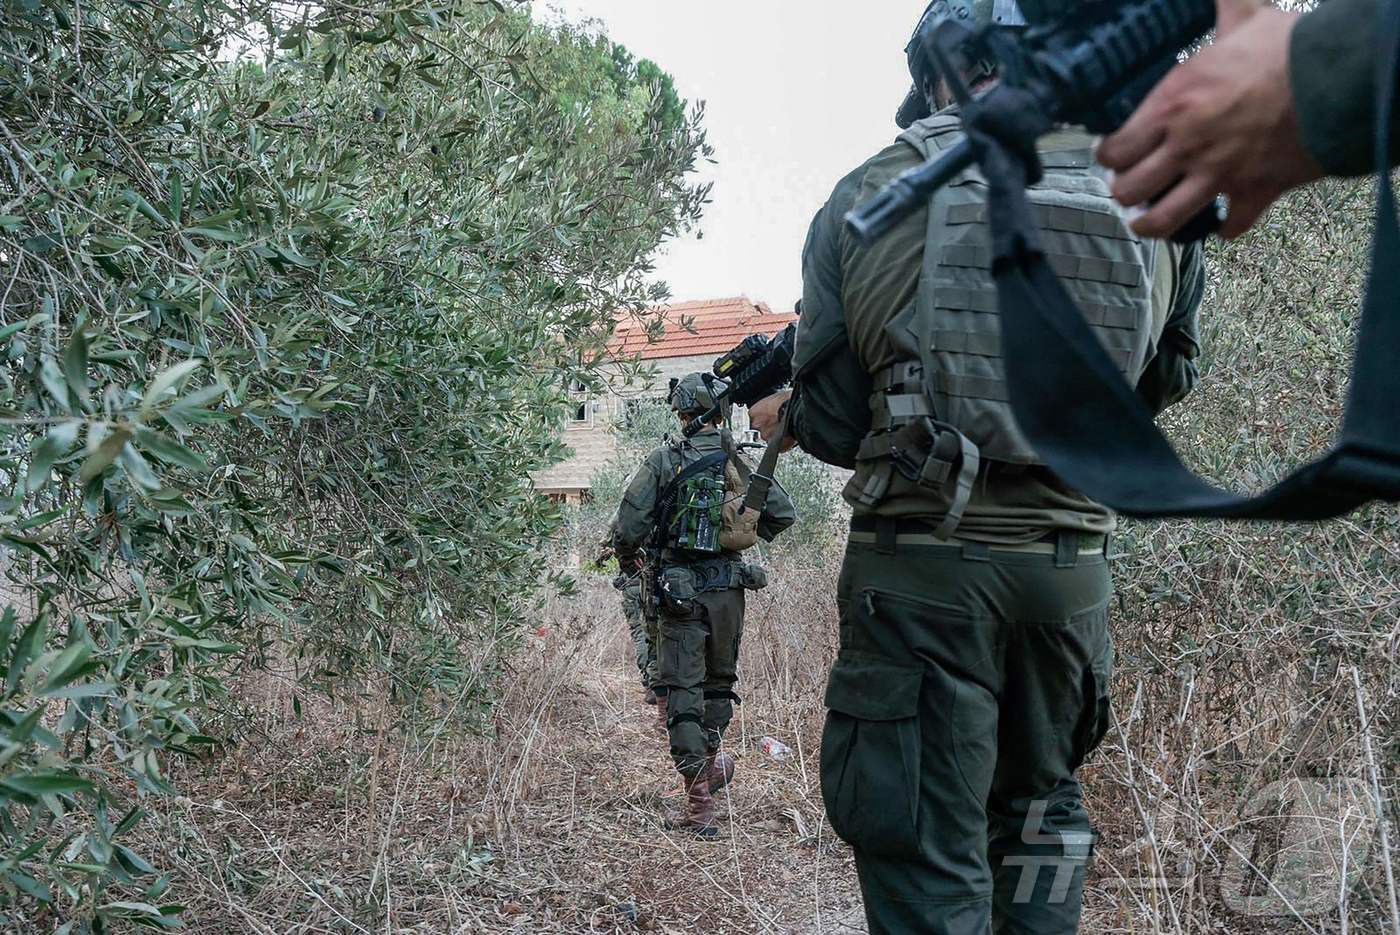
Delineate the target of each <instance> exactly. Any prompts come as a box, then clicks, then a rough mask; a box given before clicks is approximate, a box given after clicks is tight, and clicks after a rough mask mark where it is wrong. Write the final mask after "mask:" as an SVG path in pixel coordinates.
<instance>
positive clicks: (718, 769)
mask: <svg viewBox="0 0 1400 935" xmlns="http://www.w3.org/2000/svg"><path fill="white" fill-rule="evenodd" d="M724 385H725V384H724V382H723V381H722V380H718V379H716V378H714V377H713V376H711V375H709V374H700V373H693V374H690V375H689V376H687V377H685V378H684V379H682V380H680V381H677V382H676V383H675V384H674V385H673V386H672V390H671V398H670V403H671V408H672V409H673V410H674V411H675V412H676V413H677V415H678V416H679V417H680V422H681V424H682V425H685V424H686V423H688V422H689V421H690V420H691V419H694V418H695V417H697V416H700V415H703V414H704V413H706V412H708V411H709V410H710V409H711V407H712V406H713V405H714V400H715V397H716V396H717V395H718V394H719V393H721V392H722V391H723V389H724ZM721 423H722V419H720V418H716V420H715V421H714V422H713V423H712V424H710V425H709V426H707V427H705V428H704V429H702V430H701V431H700V432H698V433H696V434H695V435H694V436H693V437H691V438H683V439H681V440H679V441H675V442H668V443H667V444H665V445H662V446H661V447H660V448H657V449H656V450H655V451H653V452H651V454H649V455H647V457H646V460H645V461H643V462H642V465H641V467H640V468H639V469H638V470H637V473H636V475H635V476H633V478H632V480H631V482H630V483H629V484H628V486H627V490H626V492H625V493H624V495H623V498H622V503H621V504H620V505H619V506H618V510H617V525H616V527H615V529H614V548H615V549H616V552H617V556H618V561H619V563H620V564H621V565H622V567H623V569H624V571H628V572H630V571H633V570H637V569H640V568H641V560H640V556H641V553H642V551H643V549H645V550H646V554H647V556H648V557H649V558H650V561H651V564H649V565H648V566H647V575H648V580H649V581H650V583H651V585H652V587H651V588H650V590H651V591H652V593H654V595H655V597H654V600H655V601H656V603H657V604H658V605H659V617H660V622H659V632H658V642H657V695H658V696H664V699H660V698H659V700H663V701H664V703H665V704H666V709H665V710H666V719H667V733H668V737H669V740H670V745H671V759H672V760H673V761H674V763H675V765H676V769H677V771H678V772H679V773H680V774H681V778H682V781H683V788H684V791H685V795H686V802H685V807H684V810H683V812H682V813H681V814H679V815H677V816H675V817H674V818H672V819H671V820H670V822H669V827H671V828H673V829H678V830H685V831H690V832H693V833H695V834H697V835H699V836H701V837H713V836H715V835H717V834H718V833H719V827H718V825H717V824H716V819H715V807H714V800H713V798H712V795H713V793H714V792H715V791H717V790H718V789H720V788H722V787H723V786H725V785H727V784H728V783H729V781H730V780H731V779H732V778H733V773H734V759H733V757H731V756H729V755H728V754H722V753H720V742H721V741H722V739H723V737H724V731H725V728H727V727H728V726H729V721H730V718H731V717H732V715H733V710H734V709H733V706H734V703H735V702H736V701H737V700H738V696H737V695H735V694H734V685H735V683H736V682H737V680H738V673H737V665H738V659H739V640H740V636H741V635H742V632H743V623H744V592H745V591H746V590H757V589H759V588H762V587H764V585H766V584H767V576H766V573H765V572H764V570H763V569H762V568H761V567H760V566H758V565H756V564H752V563H746V562H745V561H744V560H743V557H742V555H741V553H742V552H743V550H745V549H747V548H749V547H751V546H753V545H754V544H756V542H757V541H758V539H760V538H762V539H764V540H767V541H771V540H772V539H773V538H774V537H775V536H776V535H777V534H778V533H780V532H782V531H783V530H784V529H786V528H788V527H789V526H791V525H792V524H793V522H794V520H795V519H796V514H795V513H794V511H793V506H792V500H791V499H789V497H788V495H787V493H786V492H785V491H784V490H783V489H782V488H781V487H780V486H777V485H775V486H774V487H773V489H772V490H771V491H770V492H769V495H768V499H767V501H766V503H765V504H764V507H763V510H762V512H761V514H760V515H758V516H757V517H754V516H752V515H746V514H744V513H743V512H742V509H741V508H742V501H743V495H744V491H743V489H742V486H743V481H742V478H743V477H745V476H747V473H748V470H749V468H748V467H747V465H742V464H740V463H739V458H740V455H739V454H738V452H737V451H736V450H735V447H734V444H733V440H732V439H731V438H730V436H729V433H728V431H727V430H723V429H722V427H721ZM645 590H646V589H644V593H645ZM646 599H647V598H646V597H644V600H646ZM659 707H660V705H658V708H659Z"/></svg>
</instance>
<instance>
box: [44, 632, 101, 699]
mask: <svg viewBox="0 0 1400 935" xmlns="http://www.w3.org/2000/svg"><path fill="white" fill-rule="evenodd" d="M91 655H92V648H91V647H89V646H88V645H87V644H86V643H74V644H73V645H72V646H69V647H68V648H67V649H65V650H64V651H63V652H62V653H61V654H60V655H59V657H58V658H57V659H55V660H54V661H53V665H51V666H50V667H49V677H48V678H47V679H45V680H44V684H43V685H42V686H40V688H39V694H41V695H47V694H50V693H51V692H53V691H54V690H56V689H60V688H63V687H64V686H65V685H67V684H68V683H69V682H70V681H72V680H73V677H74V676H75V675H77V674H78V672H79V670H81V669H82V668H83V665H84V663H86V662H87V661H88V657H89V656H91Z"/></svg>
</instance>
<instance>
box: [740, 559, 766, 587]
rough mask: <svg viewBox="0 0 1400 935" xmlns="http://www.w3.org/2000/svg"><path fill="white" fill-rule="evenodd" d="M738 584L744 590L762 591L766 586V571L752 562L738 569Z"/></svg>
mask: <svg viewBox="0 0 1400 935" xmlns="http://www.w3.org/2000/svg"><path fill="white" fill-rule="evenodd" d="M739 584H740V586H741V587H743V589H744V590H745V591H762V590H763V589H764V588H766V587H768V572H767V571H766V570H765V569H764V567H763V566H762V565H756V564H754V563H752V562H750V563H748V564H745V565H743V566H741V567H740V569H739Z"/></svg>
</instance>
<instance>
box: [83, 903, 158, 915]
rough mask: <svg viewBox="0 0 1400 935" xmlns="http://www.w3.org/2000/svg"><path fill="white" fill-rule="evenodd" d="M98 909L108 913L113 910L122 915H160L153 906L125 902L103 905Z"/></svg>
mask: <svg viewBox="0 0 1400 935" xmlns="http://www.w3.org/2000/svg"><path fill="white" fill-rule="evenodd" d="M98 908H99V909H102V910H104V911H109V912H110V911H111V910H113V909H115V910H119V911H121V912H124V913H134V914H137V915H146V916H159V915H160V914H161V912H160V910H159V909H157V908H156V907H155V906H152V905H151V904H150V903H136V902H127V901H125V900H118V901H116V902H110V903H103V904H102V905H101V906H99V907H98Z"/></svg>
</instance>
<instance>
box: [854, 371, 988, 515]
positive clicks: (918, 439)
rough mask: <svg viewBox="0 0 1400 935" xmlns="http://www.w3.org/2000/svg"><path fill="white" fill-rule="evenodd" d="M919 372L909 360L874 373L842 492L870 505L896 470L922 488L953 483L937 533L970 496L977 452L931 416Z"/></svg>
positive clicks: (880, 497)
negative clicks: (864, 422)
mask: <svg viewBox="0 0 1400 935" xmlns="http://www.w3.org/2000/svg"><path fill="white" fill-rule="evenodd" d="M922 377H923V371H922V369H921V368H920V366H919V365H918V364H917V363H913V362H906V363H902V364H897V365H895V366H894V367H890V368H889V369H887V370H884V371H881V372H880V373H877V374H875V381H874V382H875V387H874V389H875V392H874V393H873V394H872V395H871V397H870V409H871V417H872V422H871V425H872V431H871V434H869V435H867V436H866V437H865V439H864V440H863V441H862V442H861V445H860V450H859V452H857V454H856V472H855V474H854V476H852V478H851V480H850V483H849V484H847V485H846V493H845V495H846V497H847V498H848V499H850V500H852V501H854V502H855V503H858V504H860V505H861V506H864V507H867V508H874V507H876V506H878V505H879V504H880V502H881V501H883V500H884V499H885V497H886V496H888V494H889V491H890V485H891V484H892V483H893V481H894V477H895V474H896V473H898V474H899V476H901V477H903V478H904V479H906V480H908V481H909V482H910V483H912V484H916V485H918V486H919V487H922V488H924V489H927V490H935V491H944V490H946V489H947V487H948V485H949V484H953V485H954V487H953V491H952V496H951V498H950V499H951V506H950V508H949V510H948V513H947V515H946V516H945V518H944V521H943V524H942V525H941V526H940V527H939V534H940V535H943V536H947V535H951V534H952V532H953V530H954V529H956V528H957V524H958V523H959V522H960V521H961V520H962V514H963V510H965V509H966V508H967V503H968V500H969V499H971V497H972V485H973V483H974V482H975V481H976V479H977V470H978V467H979V465H980V458H979V456H978V452H977V446H976V445H974V444H973V443H972V442H971V441H970V440H969V439H968V438H967V437H966V436H965V435H963V434H962V433H961V432H958V431H957V430H956V429H954V428H952V427H951V426H949V425H946V424H944V423H941V422H937V421H935V420H934V419H933V418H932V415H933V410H932V407H931V406H930V405H929V401H928V397H927V395H926V394H925V393H924V391H923V379H922Z"/></svg>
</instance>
